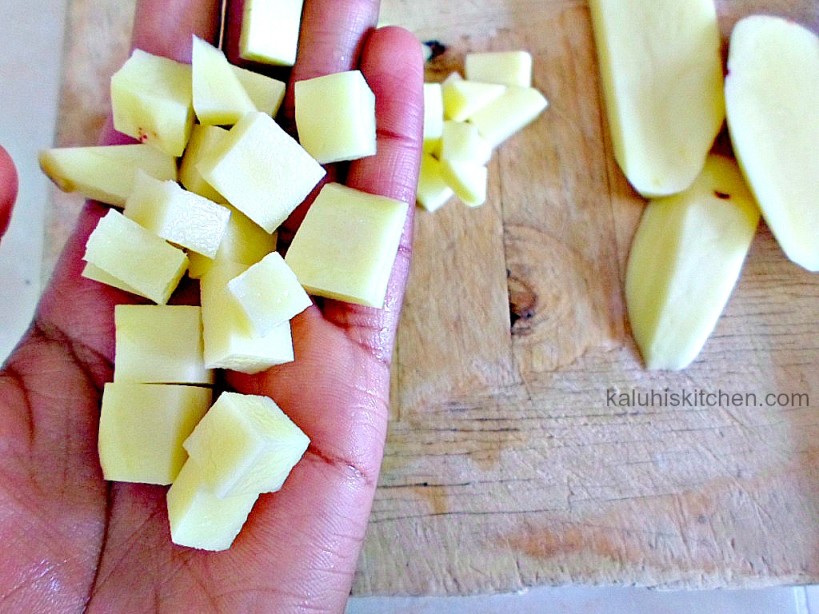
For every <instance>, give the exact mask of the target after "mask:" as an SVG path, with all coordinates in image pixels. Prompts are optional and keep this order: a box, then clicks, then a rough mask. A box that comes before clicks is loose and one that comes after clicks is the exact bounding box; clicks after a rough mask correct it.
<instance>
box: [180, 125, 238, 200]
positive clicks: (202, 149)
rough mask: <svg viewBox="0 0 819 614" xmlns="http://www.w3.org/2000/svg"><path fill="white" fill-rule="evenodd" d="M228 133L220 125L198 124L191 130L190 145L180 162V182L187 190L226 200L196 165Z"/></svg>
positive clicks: (211, 198) (209, 197)
mask: <svg viewBox="0 0 819 614" xmlns="http://www.w3.org/2000/svg"><path fill="white" fill-rule="evenodd" d="M227 134H228V131H227V130H225V129H224V128H220V127H219V126H203V125H201V124H196V125H195V126H194V127H193V131H192V132H191V138H190V140H189V141H188V146H187V148H185V155H184V156H182V162H181V163H180V164H179V183H181V184H182V185H183V186H184V188H185V189H186V190H190V191H191V192H193V193H194V194H199V196H204V197H205V198H207V199H208V200H212V201H213V202H215V203H219V204H224V203H225V202H226V201H225V198H224V196H222V195H221V194H219V192H217V191H216V190H214V189H213V186H212V185H210V184H209V183H208V182H207V181H205V179H204V178H203V177H202V173H200V172H199V169H198V168H196V165H197V164H199V161H200V160H202V159H204V158H206V157H207V155H208V152H210V151H212V150H214V149H216V148H217V147H219V144H220V143H221V142H222V139H224V138H225V137H226V136H227Z"/></svg>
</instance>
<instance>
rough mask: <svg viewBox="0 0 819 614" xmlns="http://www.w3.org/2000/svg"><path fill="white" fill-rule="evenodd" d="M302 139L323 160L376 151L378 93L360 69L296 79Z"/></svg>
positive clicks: (348, 158)
mask: <svg viewBox="0 0 819 614" xmlns="http://www.w3.org/2000/svg"><path fill="white" fill-rule="evenodd" d="M295 107H296V128H297V129H298V133H299V142H300V143H301V146H302V147H304V149H306V150H307V152H308V153H309V154H310V155H311V156H313V157H314V158H315V159H316V160H317V161H318V162H320V163H321V164H330V163H332V162H342V161H347V160H357V159H359V158H365V157H367V156H371V155H373V154H375V148H376V142H375V94H373V92H372V90H371V89H370V86H369V85H367V81H366V80H365V79H364V75H362V74H361V71H359V70H349V71H346V72H339V73H333V74H330V75H324V76H321V77H316V78H314V79H306V80H304V81H297V82H296V85H295Z"/></svg>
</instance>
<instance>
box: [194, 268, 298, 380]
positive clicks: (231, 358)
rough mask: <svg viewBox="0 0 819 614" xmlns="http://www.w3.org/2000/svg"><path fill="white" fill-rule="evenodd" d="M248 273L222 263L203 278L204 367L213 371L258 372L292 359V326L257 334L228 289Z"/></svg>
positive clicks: (285, 324)
mask: <svg viewBox="0 0 819 614" xmlns="http://www.w3.org/2000/svg"><path fill="white" fill-rule="evenodd" d="M245 270H247V265H244V264H238V263H235V262H220V263H218V264H217V265H216V266H213V267H212V268H211V269H210V270H209V271H208V272H207V273H206V274H205V275H204V276H203V277H202V280H201V292H202V325H203V334H204V341H205V366H206V367H208V368H210V369H232V370H233V371H240V372H242V373H258V372H260V371H264V370H265V369H268V368H270V367H272V366H274V365H280V364H283V363H286V362H291V361H292V360H293V338H292V336H291V334H290V323H289V322H285V323H284V324H281V325H279V326H277V327H275V328H274V329H273V330H271V331H270V332H269V333H268V334H266V335H263V336H260V335H257V334H256V333H255V331H254V330H253V326H252V325H251V324H250V320H248V318H247V316H246V315H245V312H244V310H242V308H241V307H240V306H239V304H238V303H237V302H236V299H235V298H234V297H233V295H232V294H231V293H230V291H229V290H228V287H227V284H228V282H229V281H230V280H231V279H233V278H234V277H236V276H237V275H239V274H240V273H243V272H244V271H245Z"/></svg>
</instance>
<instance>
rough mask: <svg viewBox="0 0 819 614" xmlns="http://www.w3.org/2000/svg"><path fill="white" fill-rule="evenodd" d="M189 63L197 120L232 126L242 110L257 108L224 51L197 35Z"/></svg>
mask: <svg viewBox="0 0 819 614" xmlns="http://www.w3.org/2000/svg"><path fill="white" fill-rule="evenodd" d="M191 66H192V69H193V110H194V111H195V112H196V117H197V118H198V119H199V123H200V124H205V125H215V126H232V125H233V124H235V123H236V122H237V121H239V120H240V119H241V118H242V116H243V115H244V114H245V113H250V112H251V111H256V110H257V109H256V106H255V105H254V104H253V101H251V100H250V96H248V94H247V92H246V91H245V88H244V86H242V84H241V82H240V81H239V76H238V75H237V74H236V72H235V71H234V70H233V67H232V66H231V65H230V64H229V63H228V61H227V58H226V57H225V54H224V53H222V51H221V50H220V49H217V48H216V47H214V46H213V45H211V44H210V43H207V42H206V41H203V40H202V39H201V38H199V37H197V36H194V37H193V52H192V64H191Z"/></svg>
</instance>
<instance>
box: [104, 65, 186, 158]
mask: <svg viewBox="0 0 819 614" xmlns="http://www.w3.org/2000/svg"><path fill="white" fill-rule="evenodd" d="M111 111H112V114H113V120H114V129H116V130H118V131H119V132H122V133H123V134H127V135H128V136H130V137H133V138H135V139H137V140H138V141H141V142H143V143H147V144H149V145H153V146H154V147H157V148H159V149H161V150H162V151H164V152H165V153H167V154H168V155H171V156H174V157H178V156H181V155H182V152H183V151H185V145H186V144H187V142H188V137H189V136H190V133H191V128H192V127H193V90H192V80H191V67H190V65H188V64H182V63H180V62H175V61H173V60H169V59H168V58H163V57H160V56H157V55H152V54H150V53H147V52H145V51H142V50H141V49H135V50H134V51H133V53H132V54H131V57H130V58H129V59H128V60H127V61H126V62H125V64H124V65H123V66H122V68H120V69H119V70H118V71H117V72H116V73H115V74H114V76H113V77H111Z"/></svg>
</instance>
